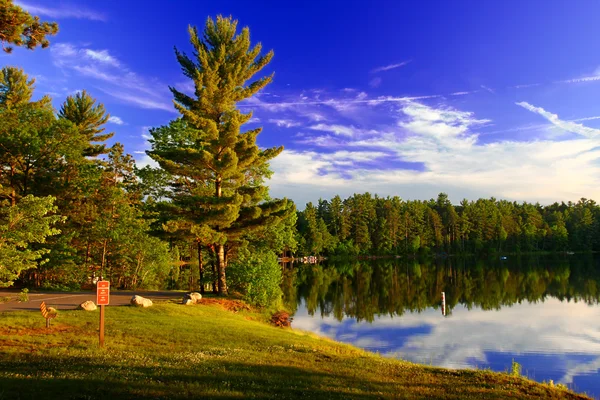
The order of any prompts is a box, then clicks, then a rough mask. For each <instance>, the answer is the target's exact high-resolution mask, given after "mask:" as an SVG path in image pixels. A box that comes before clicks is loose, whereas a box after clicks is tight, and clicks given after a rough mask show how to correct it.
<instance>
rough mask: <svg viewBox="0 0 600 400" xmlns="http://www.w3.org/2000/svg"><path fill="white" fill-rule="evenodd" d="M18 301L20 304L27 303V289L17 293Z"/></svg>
mask: <svg viewBox="0 0 600 400" xmlns="http://www.w3.org/2000/svg"><path fill="white" fill-rule="evenodd" d="M19 301H20V302H21V303H24V302H26V301H29V289H27V288H25V289H22V290H21V293H19Z"/></svg>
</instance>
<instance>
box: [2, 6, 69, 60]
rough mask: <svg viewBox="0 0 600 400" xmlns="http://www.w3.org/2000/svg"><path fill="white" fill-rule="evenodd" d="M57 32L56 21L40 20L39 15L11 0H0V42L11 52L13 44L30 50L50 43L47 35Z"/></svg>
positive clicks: (44, 46) (6, 50)
mask: <svg viewBox="0 0 600 400" xmlns="http://www.w3.org/2000/svg"><path fill="white" fill-rule="evenodd" d="M57 33H58V24H57V23H56V22H45V21H44V22H42V21H40V18H39V17H36V16H33V15H31V14H29V13H28V12H27V11H25V10H23V9H22V8H21V7H20V6H18V5H16V4H14V3H13V0H0V44H1V45H2V49H3V50H4V51H5V52H7V53H11V52H12V50H13V47H12V46H11V45H14V46H24V47H26V48H28V49H30V50H33V49H35V48H36V47H37V46H41V47H42V48H46V47H48V46H49V45H50V41H49V40H48V38H47V36H52V35H56V34H57Z"/></svg>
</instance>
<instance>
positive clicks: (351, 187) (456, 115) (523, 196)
mask: <svg viewBox="0 0 600 400" xmlns="http://www.w3.org/2000/svg"><path fill="white" fill-rule="evenodd" d="M439 100H441V101H443V98H440V99H439ZM424 101H428V99H425V100H418V101H417V100H409V99H406V98H402V101H398V102H397V104H398V107H386V106H385V105H386V104H389V103H376V104H374V105H370V104H366V105H367V109H369V107H373V108H374V109H373V111H376V112H377V113H378V114H382V113H387V114H386V118H388V119H391V120H392V121H393V122H391V123H387V124H385V125H381V124H379V125H380V126H378V128H377V130H373V131H371V130H366V129H363V128H361V127H359V126H356V125H353V124H343V123H341V121H340V120H339V119H336V118H333V115H332V116H330V120H331V121H332V122H331V123H328V124H313V125H309V126H308V127H307V128H308V129H310V128H311V127H312V128H318V129H310V131H312V132H313V133H312V134H309V133H308V132H309V131H305V134H304V135H302V136H301V137H299V140H297V141H296V142H295V143H297V145H298V146H310V147H309V148H308V149H307V148H306V147H304V148H302V147H295V148H294V147H288V148H287V149H286V150H285V151H284V152H283V153H282V154H281V155H280V156H279V157H277V158H276V159H274V160H273V161H272V164H271V165H272V168H273V170H274V171H275V174H274V175H273V178H272V180H271V183H270V186H271V188H272V192H273V195H274V196H278V197H280V196H287V197H291V198H293V199H294V200H295V201H296V202H297V203H299V204H303V202H307V201H314V200H315V198H318V197H319V196H322V197H323V196H324V197H332V196H333V195H335V194H340V195H342V196H348V195H352V194H353V193H354V192H356V191H357V190H358V191H370V192H372V193H377V194H380V195H384V196H385V195H400V196H401V197H404V198H420V199H423V198H432V197H435V196H436V195H437V193H439V192H440V191H444V192H446V193H448V194H449V196H450V198H451V199H453V201H459V200H460V199H462V198H465V197H467V198H478V197H490V196H495V197H503V198H508V199H511V200H527V201H540V202H551V201H555V200H557V199H565V200H577V199H578V198H580V197H582V196H585V197H588V198H590V197H592V198H594V197H600V189H598V188H599V187H600V185H599V183H600V178H598V177H600V165H599V164H598V163H597V162H596V160H597V159H598V158H600V150H599V149H598V139H597V136H596V135H597V131H596V130H595V129H592V128H587V127H584V126H582V125H581V124H577V123H574V122H569V121H561V120H560V119H558V117H556V118H555V117H553V116H552V115H551V113H547V112H546V111H545V110H539V109H536V108H535V107H533V106H530V108H531V110H533V111H534V112H537V113H540V112H542V111H543V112H544V113H546V114H545V117H546V118H547V119H548V118H549V120H552V121H553V122H554V125H556V126H561V127H562V128H563V129H568V130H569V131H575V132H577V133H579V134H581V135H584V136H585V137H584V138H578V137H576V138H569V139H565V140H561V141H552V140H548V139H545V140H541V139H531V140H523V141H519V142H515V141H511V140H498V141H494V142H486V143H481V142H480V141H479V135H480V133H479V132H480V130H481V127H482V126H484V125H486V124H489V123H490V122H491V121H489V119H487V118H480V117H479V118H478V117H477V116H476V115H475V114H474V113H472V112H469V111H462V110H457V109H455V108H452V107H449V106H447V105H443V104H439V103H438V105H436V106H432V105H428V104H425V103H424ZM522 106H524V105H522ZM363 108H364V107H363ZM358 112H365V111H363V109H360V110H359V111H358ZM314 131H317V132H323V134H321V135H315V134H314ZM315 149H318V150H319V151H318V152H317V151H315ZM324 149H327V150H331V149H335V151H336V153H340V152H342V151H349V152H352V151H358V152H383V153H385V154H386V156H385V157H384V158H383V159H384V160H386V161H385V163H373V164H370V165H366V164H360V163H357V162H356V161H354V162H352V163H351V164H350V163H349V161H350V160H338V159H335V157H334V156H332V155H331V154H330V153H329V154H325V153H322V152H323V151H324ZM340 161H342V162H343V163H346V164H347V165H346V166H345V167H343V168H342V167H341V164H340ZM406 163H408V164H410V165H418V166H419V167H418V168H415V169H410V168H408V167H402V165H405V164H406ZM408 164H406V165H408ZM397 165H401V166H397ZM306 166H310V168H306ZM291 182H293V183H291Z"/></svg>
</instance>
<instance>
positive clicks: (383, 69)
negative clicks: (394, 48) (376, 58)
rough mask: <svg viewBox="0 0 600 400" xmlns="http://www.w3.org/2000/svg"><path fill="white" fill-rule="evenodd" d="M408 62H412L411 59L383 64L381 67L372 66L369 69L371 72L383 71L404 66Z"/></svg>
mask: <svg viewBox="0 0 600 400" xmlns="http://www.w3.org/2000/svg"><path fill="white" fill-rule="evenodd" d="M410 62H412V60H407V61H402V62H399V63H396V64H390V65H385V66H383V67H377V68H373V69H372V70H371V73H372V74H376V73H378V72H384V71H389V70H392V69H396V68H400V67H404V66H405V65H406V64H409V63H410Z"/></svg>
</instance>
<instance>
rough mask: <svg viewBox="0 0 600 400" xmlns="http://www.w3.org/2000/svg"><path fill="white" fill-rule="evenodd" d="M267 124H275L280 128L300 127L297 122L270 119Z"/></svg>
mask: <svg viewBox="0 0 600 400" xmlns="http://www.w3.org/2000/svg"><path fill="white" fill-rule="evenodd" d="M269 122H270V123H272V124H275V125H277V126H279V127H282V128H293V127H296V126H300V125H302V124H301V123H299V122H297V121H292V120H289V119H273V118H272V119H269Z"/></svg>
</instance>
